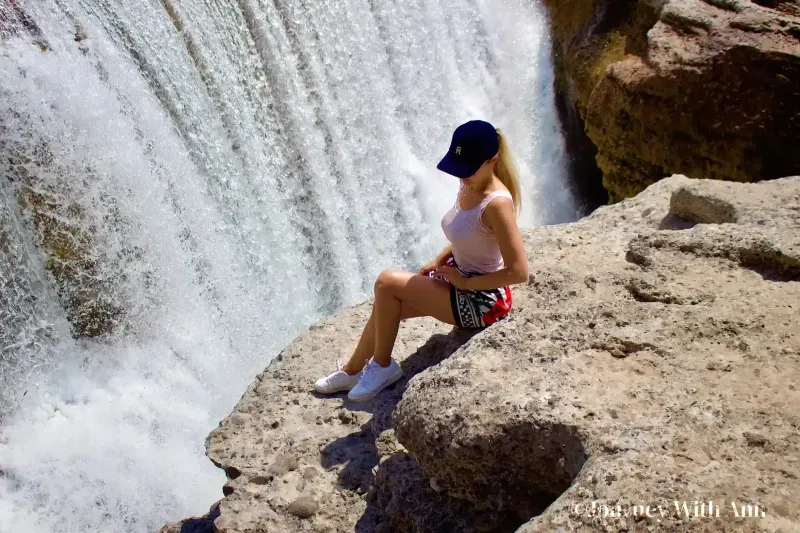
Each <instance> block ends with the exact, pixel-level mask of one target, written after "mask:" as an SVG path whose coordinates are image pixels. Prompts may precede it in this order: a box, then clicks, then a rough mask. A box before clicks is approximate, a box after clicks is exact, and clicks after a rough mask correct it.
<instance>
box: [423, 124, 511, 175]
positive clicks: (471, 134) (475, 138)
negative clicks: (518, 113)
mask: <svg viewBox="0 0 800 533" xmlns="http://www.w3.org/2000/svg"><path fill="white" fill-rule="evenodd" d="M498 150H500V142H499V141H498V140H497V129H496V128H495V127H494V126H492V125H491V124H489V123H488V122H484V121H483V120H470V121H469V122H465V123H464V124H462V125H460V126H459V127H457V128H456V131H455V132H454V133H453V140H452V141H451V142H450V149H449V150H448V151H447V154H446V155H445V156H444V157H443V158H442V160H441V161H439V164H438V165H436V168H438V169H439V170H441V171H442V172H447V173H448V174H452V175H453V176H455V177H457V178H461V179H464V178H469V177H470V176H472V175H473V174H475V172H477V171H478V169H479V168H481V165H483V164H484V163H485V162H486V161H487V160H489V159H491V158H492V157H494V156H495V154H497V152H498Z"/></svg>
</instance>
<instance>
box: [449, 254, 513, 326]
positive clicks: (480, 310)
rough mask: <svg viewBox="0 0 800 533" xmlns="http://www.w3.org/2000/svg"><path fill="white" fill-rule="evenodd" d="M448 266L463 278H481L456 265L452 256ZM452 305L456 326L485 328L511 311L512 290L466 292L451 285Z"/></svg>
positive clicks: (504, 288)
mask: <svg viewBox="0 0 800 533" xmlns="http://www.w3.org/2000/svg"><path fill="white" fill-rule="evenodd" d="M445 264H446V265H447V266H451V267H454V268H457V269H458V271H459V272H460V273H461V275H462V276H465V277H468V278H471V277H473V276H480V275H481V274H479V273H476V272H466V271H464V270H462V269H461V268H459V267H458V265H456V261H455V259H453V256H452V255H451V256H450V257H449V258H448V259H447V262H446V263H445ZM450 305H451V307H452V308H453V316H454V317H455V319H456V325H457V326H458V327H460V328H485V327H487V326H490V325H492V324H494V323H495V322H497V321H498V320H500V319H501V318H503V317H505V316H506V315H507V314H508V312H509V311H510V310H511V288H510V287H508V286H505V287H500V288H499V289H489V290H478V291H466V290H462V289H457V288H455V287H454V286H453V285H450Z"/></svg>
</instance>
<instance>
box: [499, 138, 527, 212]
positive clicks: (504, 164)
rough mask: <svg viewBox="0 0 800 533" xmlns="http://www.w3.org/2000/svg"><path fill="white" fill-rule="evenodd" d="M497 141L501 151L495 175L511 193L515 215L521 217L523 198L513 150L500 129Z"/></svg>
mask: <svg viewBox="0 0 800 533" xmlns="http://www.w3.org/2000/svg"><path fill="white" fill-rule="evenodd" d="M497 141H498V143H499V144H500V149H499V150H498V151H497V162H496V163H495V165H494V173H495V175H496V176H497V177H498V178H500V181H502V182H503V185H505V186H506V189H508V192H510V193H511V198H512V199H513V200H514V213H515V214H516V215H519V212H520V210H521V209H522V198H520V196H521V194H520V189H519V171H518V170H517V165H516V164H515V163H514V158H513V157H512V155H511V150H510V149H509V148H508V141H506V138H505V135H503V132H502V131H500V129H499V128H498V129H497Z"/></svg>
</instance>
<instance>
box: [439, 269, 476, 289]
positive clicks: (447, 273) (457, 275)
mask: <svg viewBox="0 0 800 533" xmlns="http://www.w3.org/2000/svg"><path fill="white" fill-rule="evenodd" d="M434 275H435V276H442V277H444V278H446V279H447V281H449V282H450V285H452V286H453V287H455V288H456V289H461V290H468V289H467V280H468V279H469V278H467V277H466V276H462V275H461V272H459V271H458V269H457V268H454V267H451V266H440V267H439V268H437V269H436V270H435V271H434Z"/></svg>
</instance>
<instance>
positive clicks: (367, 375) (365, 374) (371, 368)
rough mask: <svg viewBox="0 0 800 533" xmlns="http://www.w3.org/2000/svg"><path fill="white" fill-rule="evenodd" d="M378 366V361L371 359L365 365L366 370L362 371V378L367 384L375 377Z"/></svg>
mask: <svg viewBox="0 0 800 533" xmlns="http://www.w3.org/2000/svg"><path fill="white" fill-rule="evenodd" d="M376 366H378V363H376V362H375V361H369V362H368V363H367V364H366V366H365V367H364V370H363V371H362V372H361V380H363V381H364V383H365V384H367V383H369V382H371V381H372V379H373V378H374V377H375V370H376V368H375V367H376Z"/></svg>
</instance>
